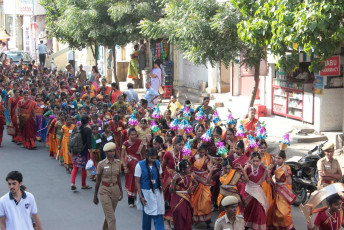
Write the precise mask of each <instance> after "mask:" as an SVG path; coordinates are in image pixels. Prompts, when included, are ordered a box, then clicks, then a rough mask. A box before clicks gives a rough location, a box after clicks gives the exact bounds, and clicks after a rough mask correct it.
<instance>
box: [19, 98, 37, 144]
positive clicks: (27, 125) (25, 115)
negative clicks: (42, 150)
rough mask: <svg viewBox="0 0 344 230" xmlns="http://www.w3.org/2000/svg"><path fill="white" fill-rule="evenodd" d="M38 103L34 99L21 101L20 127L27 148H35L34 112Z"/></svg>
mask: <svg viewBox="0 0 344 230" xmlns="http://www.w3.org/2000/svg"><path fill="white" fill-rule="evenodd" d="M35 107H36V103H35V102H34V101H32V100H26V101H23V100H22V101H20V102H19V103H18V110H19V114H20V115H19V122H20V124H19V128H20V131H21V134H22V137H23V145H24V147H25V148H27V149H33V148H35V139H36V128H35V121H34V117H33V112H34V109H35Z"/></svg>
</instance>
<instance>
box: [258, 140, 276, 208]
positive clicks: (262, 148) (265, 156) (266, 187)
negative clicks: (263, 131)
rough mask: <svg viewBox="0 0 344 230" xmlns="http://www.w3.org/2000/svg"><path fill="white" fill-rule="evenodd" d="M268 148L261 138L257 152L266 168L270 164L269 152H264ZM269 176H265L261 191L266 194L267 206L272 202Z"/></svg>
mask: <svg viewBox="0 0 344 230" xmlns="http://www.w3.org/2000/svg"><path fill="white" fill-rule="evenodd" d="M267 149H268V145H267V143H266V142H265V141H264V140H261V141H260V142H259V147H258V152H259V154H260V156H261V157H262V164H264V165H265V167H266V168H268V167H269V166H270V165H271V164H272V158H271V156H270V154H268V153H267V152H266V150H267ZM270 182H271V181H270V176H268V177H267V178H266V180H265V181H264V182H263V183H262V188H263V191H264V193H265V195H266V199H267V200H268V203H269V206H270V205H271V204H272V200H273V199H272V186H271V184H270Z"/></svg>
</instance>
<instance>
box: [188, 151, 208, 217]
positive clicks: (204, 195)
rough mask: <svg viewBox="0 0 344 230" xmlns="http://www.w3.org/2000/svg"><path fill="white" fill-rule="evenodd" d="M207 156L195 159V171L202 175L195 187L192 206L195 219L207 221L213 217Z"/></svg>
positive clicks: (196, 173)
mask: <svg viewBox="0 0 344 230" xmlns="http://www.w3.org/2000/svg"><path fill="white" fill-rule="evenodd" d="M207 159H209V158H207V157H203V158H202V159H198V160H195V162H194V163H193V168H194V170H193V173H194V174H195V175H197V176H199V177H200V180H197V178H194V179H195V180H197V182H198V185H197V188H196V189H195V191H194V193H193V195H192V197H191V198H192V199H191V206H192V208H193V217H192V218H193V221H195V222H205V221H208V220H210V219H211V192H210V188H209V186H210V185H208V184H206V181H207V177H208V171H207V169H206V168H207V163H208V162H209V161H207Z"/></svg>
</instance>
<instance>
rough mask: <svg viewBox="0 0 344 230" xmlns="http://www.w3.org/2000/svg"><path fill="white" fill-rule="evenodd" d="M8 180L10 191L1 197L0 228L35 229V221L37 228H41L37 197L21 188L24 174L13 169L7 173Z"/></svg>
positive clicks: (7, 229)
mask: <svg viewBox="0 0 344 230" xmlns="http://www.w3.org/2000/svg"><path fill="white" fill-rule="evenodd" d="M6 181H7V183H8V188H9V189H10V192H9V193H7V194H5V195H4V196H3V197H1V198H0V229H1V230H19V229H20V230H34V228H33V226H34V223H35V227H36V229H37V230H41V229H42V225H41V221H40V219H39V217H38V214H37V205H36V201H35V198H34V196H33V195H32V194H31V193H29V192H25V191H24V190H21V188H20V187H21V185H22V181H23V175H22V174H21V173H20V172H18V171H12V172H10V173H9V174H7V177H6ZM31 216H32V218H31ZM32 221H34V223H33V222H32Z"/></svg>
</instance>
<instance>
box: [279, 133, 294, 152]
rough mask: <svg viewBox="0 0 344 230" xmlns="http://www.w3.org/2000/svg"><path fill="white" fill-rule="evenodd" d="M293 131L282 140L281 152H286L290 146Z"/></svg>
mask: <svg viewBox="0 0 344 230" xmlns="http://www.w3.org/2000/svg"><path fill="white" fill-rule="evenodd" d="M291 132H292V131H289V132H287V133H286V134H284V135H283V137H282V140H280V142H279V143H280V150H286V149H287V148H288V146H289V145H290V133H291Z"/></svg>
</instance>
